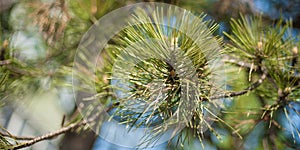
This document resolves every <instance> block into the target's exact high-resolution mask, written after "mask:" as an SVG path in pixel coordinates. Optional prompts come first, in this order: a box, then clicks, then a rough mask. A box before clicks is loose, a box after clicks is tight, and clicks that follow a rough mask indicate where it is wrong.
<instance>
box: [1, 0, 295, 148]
mask: <svg viewBox="0 0 300 150" xmlns="http://www.w3.org/2000/svg"><path fill="white" fill-rule="evenodd" d="M138 2H154V1H152V0H148V1H142V0H57V1H55V0H0V44H1V45H2V47H7V48H6V49H9V52H8V53H5V52H4V51H3V50H1V52H0V56H1V58H0V59H1V60H5V59H3V58H4V57H15V58H17V59H18V60H19V61H20V62H21V63H20V64H19V65H20V66H18V67H20V68H22V69H18V68H14V67H11V68H9V69H11V71H12V72H14V73H15V74H14V75H13V76H10V77H9V79H7V80H8V82H9V83H10V84H9V85H10V86H9V87H1V91H0V92H1V93H0V96H1V97H0V98H1V101H3V104H2V103H1V104H2V106H1V108H0V112H1V113H0V125H1V126H2V127H4V128H6V129H8V130H9V131H10V132H11V133H12V134H15V135H20V136H36V135H41V134H43V133H47V132H51V131H54V130H56V129H58V128H60V127H61V122H62V118H63V116H68V117H70V116H72V115H73V114H74V110H75V108H76V105H75V102H74V96H73V93H72V87H71V85H72V79H71V70H69V72H68V69H64V71H61V69H60V68H64V67H66V66H71V65H72V62H73V58H74V54H75V51H76V49H77V46H78V44H79V41H80V39H81V37H82V36H83V34H84V33H85V32H86V31H87V30H88V29H89V27H90V26H92V25H93V23H94V22H95V21H97V20H98V19H99V18H101V17H102V16H103V15H105V14H107V13H109V12H111V11H113V10H115V9H117V8H120V7H122V6H126V5H130V4H133V3H138ZM155 2H163V3H169V4H173V5H176V6H179V7H182V8H185V9H187V10H190V11H191V12H193V13H195V14H200V13H201V12H204V13H206V14H207V18H208V19H213V20H215V22H216V23H218V24H219V25H220V27H219V30H218V32H217V33H216V34H218V35H219V36H222V37H224V40H225V41H226V40H227V38H226V37H225V36H224V34H223V32H224V31H225V32H228V33H230V32H231V29H230V26H229V21H230V19H231V18H238V17H239V16H240V15H246V16H251V15H262V19H264V20H265V21H269V22H277V21H278V20H279V19H280V18H281V17H282V18H284V19H292V20H293V29H290V31H291V33H292V35H294V36H295V37H297V36H299V28H300V0H159V1H155ZM5 43H7V46H6V44H5ZM1 71H2V70H1ZM1 76H2V77H3V78H4V77H5V72H1ZM2 77H1V78H2ZM241 80H243V79H241ZM298 99H299V100H298V103H297V102H294V103H293V104H292V105H294V108H295V110H291V111H290V113H289V114H288V115H290V118H292V120H294V122H295V125H294V126H291V125H290V124H288V123H287V120H286V117H284V113H283V112H278V114H277V115H276V116H277V120H278V122H279V123H280V125H281V126H283V127H285V128H286V129H287V130H282V132H280V134H278V136H277V137H273V138H274V141H275V144H276V147H277V148H280V149H300V138H299V136H295V137H294V138H293V136H294V135H297V134H299V132H298V130H299V129H300V115H299V111H300V103H299V101H300V98H298ZM245 102H246V103H247V106H245ZM259 103H260V102H259V100H258V98H256V97H255V96H252V97H251V96H247V97H243V96H242V97H239V98H237V99H236V100H234V101H230V102H228V107H232V108H243V109H245V110H251V109H253V108H258V107H259V105H260V104H259ZM288 109H290V107H288ZM245 115H246V113H245V114H239V115H228V116H224V117H225V118H227V119H228V120H232V118H239V117H242V116H245ZM248 123H249V125H246V126H245V127H243V128H241V130H242V131H241V132H242V134H243V135H244V139H242V140H241V139H238V138H235V137H232V136H231V132H232V131H230V130H227V128H223V127H222V126H221V125H217V124H216V125H215V128H216V130H217V131H219V133H220V135H221V136H222V137H223V140H222V141H219V140H218V139H217V138H216V137H215V136H214V135H210V133H207V135H205V137H207V138H205V139H204V141H203V143H204V146H205V149H207V150H213V149H249V150H250V149H251V150H252V149H265V148H266V146H265V145H266V143H265V142H267V141H266V140H265V136H266V135H267V134H271V133H268V132H272V131H270V130H266V128H267V126H268V123H267V122H259V123H256V124H254V123H251V121H249V122H248ZM232 124H233V125H234V124H236V123H235V122H234V120H232ZM102 128H103V129H104V130H105V126H103V127H102ZM292 133H294V134H292ZM124 140H125V141H126V140H128V141H129V142H130V140H135V139H124ZM175 140H176V139H175ZM175 140H174V142H175ZM268 148H269V149H273V148H272V147H268ZM26 149H34V150H35V149H36V150H44V149H45V150H56V149H62V150H90V149H93V150H112V149H116V150H117V149H120V150H127V149H128V148H125V147H120V146H118V145H114V144H112V143H109V142H107V141H105V140H103V139H102V138H101V137H97V136H96V135H95V134H94V133H93V132H92V131H85V132H80V133H77V132H68V133H67V134H65V135H61V136H59V137H58V138H55V139H53V140H49V141H43V142H40V143H38V144H35V145H34V146H32V147H29V148H26ZM149 149H167V143H165V144H162V145H159V146H157V147H153V148H149ZM169 149H175V147H172V143H171V146H170V147H169ZM183 149H202V146H201V144H200V142H199V141H198V140H197V139H195V140H194V142H193V143H190V144H188V146H186V147H183Z"/></svg>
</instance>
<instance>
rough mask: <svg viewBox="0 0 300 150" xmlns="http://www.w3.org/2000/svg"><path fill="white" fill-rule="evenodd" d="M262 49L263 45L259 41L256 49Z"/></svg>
mask: <svg viewBox="0 0 300 150" xmlns="http://www.w3.org/2000/svg"><path fill="white" fill-rule="evenodd" d="M262 47H263V43H262V42H261V41H259V42H258V43H257V48H258V50H259V51H260V50H262Z"/></svg>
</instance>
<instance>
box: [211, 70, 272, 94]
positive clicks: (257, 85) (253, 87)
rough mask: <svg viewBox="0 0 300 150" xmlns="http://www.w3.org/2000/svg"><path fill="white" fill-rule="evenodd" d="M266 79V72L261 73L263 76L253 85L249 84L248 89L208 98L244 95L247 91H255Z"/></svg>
mask: <svg viewBox="0 0 300 150" xmlns="http://www.w3.org/2000/svg"><path fill="white" fill-rule="evenodd" d="M266 77H267V72H266V71H263V74H262V75H261V77H260V79H259V80H257V81H256V82H254V83H253V84H251V85H250V86H249V87H247V88H245V89H244V90H242V91H237V92H230V93H225V94H220V95H217V96H212V97H210V99H219V98H228V97H235V96H241V95H244V94H246V93H248V92H249V91H252V90H254V89H256V88H257V87H259V86H260V85H261V83H262V82H263V81H264V80H265V79H266Z"/></svg>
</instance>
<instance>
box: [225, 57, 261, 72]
mask: <svg viewBox="0 0 300 150" xmlns="http://www.w3.org/2000/svg"><path fill="white" fill-rule="evenodd" d="M223 62H225V63H232V64H235V65H238V66H240V67H245V68H252V69H254V70H256V69H257V68H258V67H257V66H256V65H254V64H251V63H248V62H244V61H241V60H238V59H236V58H233V57H232V56H228V55H226V56H225V57H224V58H223Z"/></svg>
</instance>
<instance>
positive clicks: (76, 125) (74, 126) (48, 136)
mask: <svg viewBox="0 0 300 150" xmlns="http://www.w3.org/2000/svg"><path fill="white" fill-rule="evenodd" d="M118 105H119V104H118V103H116V104H114V105H111V106H109V107H108V108H107V109H106V110H105V111H103V112H108V111H110V110H111V109H113V108H114V107H116V106H118ZM103 112H101V113H97V114H95V115H94V116H92V117H91V118H89V119H84V120H82V121H80V122H78V123H73V124H70V125H68V126H66V127H63V128H60V129H59V130H56V131H54V132H50V133H48V134H45V135H42V136H38V137H34V138H27V139H26V140H29V141H26V142H23V143H21V144H17V145H15V146H13V147H12V148H10V149H12V150H15V149H21V148H25V147H28V146H31V145H33V144H35V143H38V142H40V141H44V140H48V139H52V138H54V137H57V136H59V135H61V134H64V133H66V132H68V131H71V130H73V129H77V128H79V127H82V126H85V125H87V124H89V123H92V122H94V121H96V119H97V118H98V117H99V116H100V115H101V114H102V113H103ZM10 136H11V135H10ZM14 137H17V136H14ZM18 138H22V137H18ZM23 138H25V137H23ZM16 139H17V138H16Z"/></svg>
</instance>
